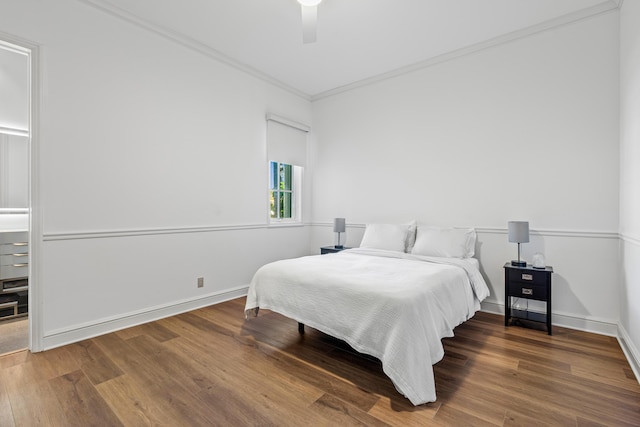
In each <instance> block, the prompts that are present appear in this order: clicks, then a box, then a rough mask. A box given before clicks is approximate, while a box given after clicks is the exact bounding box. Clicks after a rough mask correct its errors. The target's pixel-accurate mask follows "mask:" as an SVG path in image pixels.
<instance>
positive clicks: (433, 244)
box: [411, 226, 476, 258]
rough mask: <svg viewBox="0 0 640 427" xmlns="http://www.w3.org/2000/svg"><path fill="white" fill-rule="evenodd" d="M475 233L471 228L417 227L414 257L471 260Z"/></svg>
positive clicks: (413, 250) (474, 244) (473, 251)
mask: <svg viewBox="0 0 640 427" xmlns="http://www.w3.org/2000/svg"><path fill="white" fill-rule="evenodd" d="M475 246H476V231H475V230H474V229H473V228H440V227H425V226H418V232H417V235H416V243H415V245H413V249H412V250H411V253H412V254H414V255H425V256H436V257H447V258H471V257H472V256H473V254H474V253H475Z"/></svg>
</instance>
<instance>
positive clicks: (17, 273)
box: [0, 263, 29, 280]
mask: <svg viewBox="0 0 640 427" xmlns="http://www.w3.org/2000/svg"><path fill="white" fill-rule="evenodd" d="M28 275H29V264H28V263H24V264H14V265H0V280H6V279H13V278H18V277H27V276H28Z"/></svg>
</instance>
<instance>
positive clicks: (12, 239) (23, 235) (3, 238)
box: [0, 231, 29, 245]
mask: <svg viewBox="0 0 640 427" xmlns="http://www.w3.org/2000/svg"><path fill="white" fill-rule="evenodd" d="M28 241H29V233H28V232H27V231H5V232H3V233H0V245H2V244H6V243H25V244H26V243H27V242H28Z"/></svg>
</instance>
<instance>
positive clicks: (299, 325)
mask: <svg viewBox="0 0 640 427" xmlns="http://www.w3.org/2000/svg"><path fill="white" fill-rule="evenodd" d="M298 333H299V334H300V335H304V323H300V322H298Z"/></svg>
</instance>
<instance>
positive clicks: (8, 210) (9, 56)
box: [0, 34, 35, 355]
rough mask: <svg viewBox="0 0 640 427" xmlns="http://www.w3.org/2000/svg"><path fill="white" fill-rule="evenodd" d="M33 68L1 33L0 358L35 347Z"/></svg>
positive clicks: (27, 51) (22, 49) (26, 52)
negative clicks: (33, 327) (31, 311)
mask: <svg viewBox="0 0 640 427" xmlns="http://www.w3.org/2000/svg"><path fill="white" fill-rule="evenodd" d="M33 65H34V61H33V51H32V49H31V48H29V47H28V46H24V45H21V44H16V43H14V42H13V40H12V39H11V38H10V37H8V36H7V37H5V36H4V35H3V34H0V98H2V99H3V102H2V103H1V104H0V355H2V354H6V353H11V352H15V351H19V350H24V349H30V348H32V338H31V337H32V336H33V334H32V325H31V314H30V306H32V304H30V302H31V300H32V299H33V298H32V295H30V294H31V287H32V286H31V271H32V266H31V260H32V258H33V257H32V254H31V250H30V246H31V241H32V233H31V224H32V220H33V218H32V214H31V212H32V206H33V203H32V200H33V195H34V194H33V192H32V189H33V183H34V182H35V181H33V167H34V164H33V162H32V159H34V158H35V156H34V155H33V126H32V123H33V99H34V98H33V93H34V92H33V89H34V87H33V82H34V81H35V80H34V79H33V73H32V70H33Z"/></svg>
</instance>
